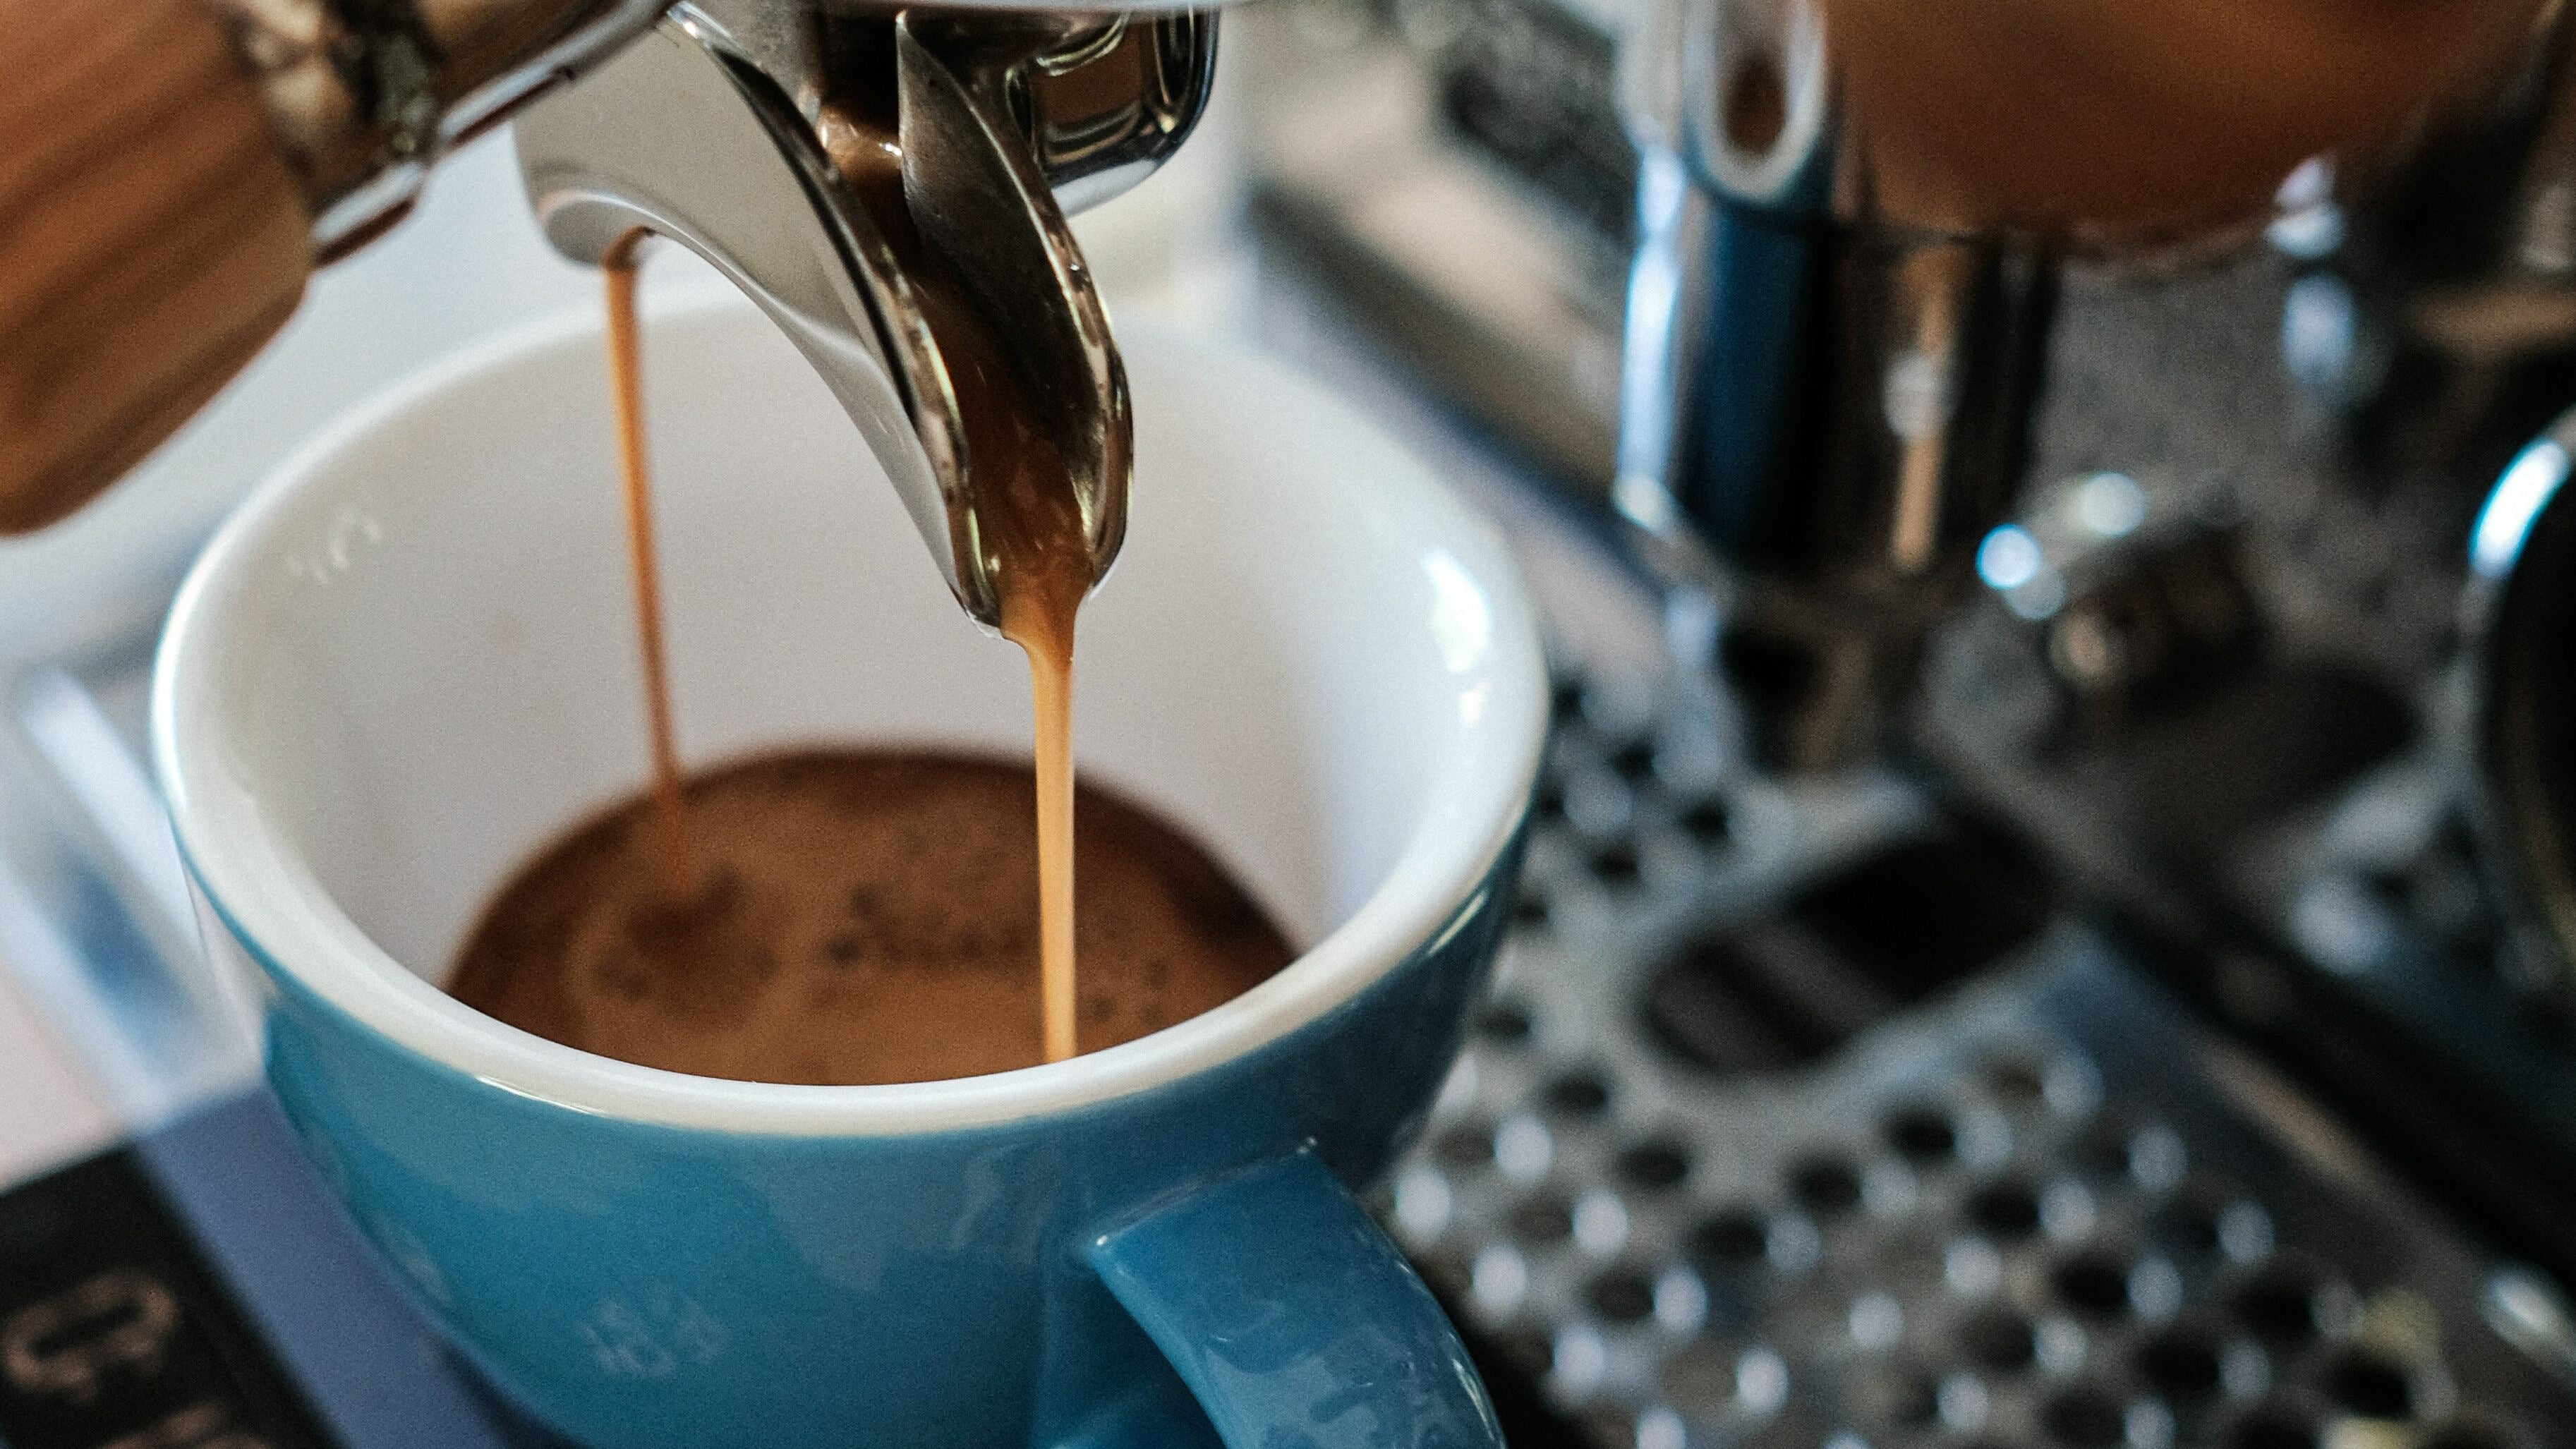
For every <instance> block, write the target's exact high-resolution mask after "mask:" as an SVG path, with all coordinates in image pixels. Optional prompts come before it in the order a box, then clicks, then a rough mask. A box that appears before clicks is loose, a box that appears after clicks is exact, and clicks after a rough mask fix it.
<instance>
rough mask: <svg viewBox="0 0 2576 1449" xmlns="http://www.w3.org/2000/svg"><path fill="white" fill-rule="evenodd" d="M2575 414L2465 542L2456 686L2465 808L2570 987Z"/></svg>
mask: <svg viewBox="0 0 2576 1449" xmlns="http://www.w3.org/2000/svg"><path fill="white" fill-rule="evenodd" d="M2571 450H2576V413H2571V414H2568V415H2566V416H2563V417H2561V418H2560V419H2559V420H2558V422H2557V423H2555V424H2554V425H2552V426H2551V428H2550V429H2549V431H2548V432H2546V433H2544V434H2542V435H2541V436H2540V437H2539V438H2537V439H2535V440H2534V441H2533V442H2532V443H2531V444H2530V445H2529V446H2528V447H2526V448H2524V449H2523V450H2522V452H2521V453H2519V454H2517V455H2515V458H2514V460H2513V462H2512V463H2511V464H2509V465H2508V466H2507V467H2506V468H2505V470H2504V474H2503V476H2502V477H2500V478H2498V479H2497V481H2496V485H2495V488H2494V490H2493V491H2492V492H2490V493H2489V494H2488V495H2487V500H2486V503H2485V505H2484V506H2483V507H2481V508H2480V509H2479V511H2478V519H2477V522H2476V524H2475V525H2474V526H2473V527H2472V528H2471V530H2470V534H2469V575H2470V579H2469V596H2468V606H2467V609H2466V610H2465V613H2466V615H2467V619H2466V623H2467V625H2468V628H2469V631H2470V639H2469V648H2468V653H2467V657H2466V659H2465V660H2464V665H2463V670H2462V676H2463V677H2462V680H2461V683H2462V686H2463V687H2464V688H2465V690H2466V691H2467V693H2468V699H2467V701H2466V704H2467V707H2468V708H2469V709H2470V710H2471V711H2473V714H2472V717H2471V718H2470V719H2469V720H2467V721H2465V723H2466V725H2467V729H2468V732H2469V736H2470V737H2469V739H2468V740H2467V741H2466V742H2465V745H2466V753H2467V754H2468V757H2469V758H2470V759H2471V760H2473V761H2474V762H2475V767H2476V772H2477V788H2476V799H2475V804H2476V807H2477V810H2478V814H2479V819H2480V823H2481V825H2482V826H2483V827H2484V839H2485V844H2486V846H2487V849H2488V852H2489V855H2490V858H2491V859H2493V861H2494V862H2495V866H2496V874H2497V876H2498V878H2499V879H2500V880H2501V881H2502V882H2503V883H2504V885H2505V887H2506V889H2507V891H2508V892H2509V899H2508V905H2509V908H2510V909H2511V912H2512V916H2513V919H2514V920H2515V922H2516V923H2517V925H2518V927H2519V935H2518V937H2517V939H2516V940H2515V941H2514V942H2513V943H2512V946H2513V948H2515V949H2519V950H2521V951H2522V952H2524V953H2525V954H2526V956H2527V957H2528V959H2529V961H2530V963H2531V965H2532V966H2533V967H2534V968H2535V969H2536V970H2538V971H2540V972H2543V973H2546V974H2547V975H2548V976H2549V977H2551V978H2552V979H2554V980H2555V981H2556V982H2558V983H2559V984H2560V986H2561V989H2563V990H2576V490H2570V489H2568V488H2567V487H2566V486H2565V485H2566V482H2567V477H2568V474H2569V472H2570V471H2571V469H2576V451H2571Z"/></svg>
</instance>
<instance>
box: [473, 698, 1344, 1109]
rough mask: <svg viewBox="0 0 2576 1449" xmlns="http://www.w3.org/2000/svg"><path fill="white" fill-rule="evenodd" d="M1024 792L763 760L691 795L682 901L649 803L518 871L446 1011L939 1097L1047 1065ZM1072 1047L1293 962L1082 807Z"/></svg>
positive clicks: (974, 776)
mask: <svg viewBox="0 0 2576 1449" xmlns="http://www.w3.org/2000/svg"><path fill="white" fill-rule="evenodd" d="M1035 797H1036V791H1035V789H1034V787H1033V781H1032V779H1031V774H1030V770H1029V768H1028V767H1027V766H1025V765H1018V764H1006V763H1002V762H998V761H993V760H988V759H982V758H978V757H975V756H970V755H961V754H951V753H943V752H937V751H928V750H865V749H840V750H812V751H802V752H796V753H785V754H776V755H763V756H758V757H755V758H752V759H748V760H744V761H741V762H738V763H735V764H731V765H726V766H721V767H718V768H716V769H713V770H709V771H703V772H699V773H697V774H694V775H692V776H691V777H690V778H689V780H688V781H687V785H686V790H685V799H686V806H687V819H688V827H689V844H690V849H691V854H692V857H693V861H692V863H693V864H694V866H695V867H696V870H697V872H698V875H699V883H698V885H697V888H696V890H695V892H694V893H693V894H692V895H691V896H690V897H689V898H687V899H685V900H682V901H678V902H676V903H675V902H673V901H671V900H670V898H669V896H668V894H667V892H666V890H665V888H664V880H665V876H664V872H663V870H662V868H661V864H660V862H659V860H658V859H657V841H656V838H655V832H654V825H653V813H652V808H651V802H650V797H649V795H638V796H636V797H634V798H631V799H628V800H626V801H623V802H621V803H619V804H617V805H615V806H613V807H611V808H610V809H609V810H607V811H605V812H604V813H602V814H600V815H597V816H595V817H593V818H592V819H590V820H588V821H586V822H584V823H583V824H581V825H579V826H576V827H575V828H574V829H573V830H572V831H571V833H570V834H568V835H566V836H564V837H563V838H562V839H560V840H558V841H557V842H555V843H554V844H553V845H551V846H548V847H547V848H546V849H545V850H544V851H542V852H541V853H539V855H538V856H537V857H536V858H535V859H534V860H533V861H531V862H530V863H529V864H527V865H526V866H524V867H523V868H522V869H520V870H519V871H518V872H517V873H516V874H514V875H513V876H512V877H511V878H510V880H509V882H508V884H506V885H505V886H504V887H503V888H502V889H501V891H500V893H499V894H498V895H497V896H495V897H494V899H493V900H492V902H491V904H490V905H489V906H488V907H486V908H485V911H484V914H483V917H482V919H481V920H480V921H479V922H478V923H477V924H476V925H475V927H474V929H473V931H472V933H471V934H470V935H469V936H468V937H467V939H466V942H465V947H464V949H463V950H462V951H461V952H460V953H459V954H458V957H457V963H456V967H455V970H454V972H453V973H452V974H451V975H450V977H449V981H448V990H449V992H450V993H451V994H453V995H454V996H455V997H456V998H457V999H458V1000H460V1001H463V1002H464V1003H465V1004H467V1005H469V1006H472V1007H474V1008H476V1009H477V1010H480V1011H483V1012H485V1013H486V1014H488V1015H491V1016H493V1017H495V1018H498V1019H499V1020H501V1021H504V1022H507V1023H509V1024H510V1025H512V1026H516V1027H519V1028H521V1029H523V1030H526V1031H531V1032H534V1033H536V1034H537V1035H539V1036H543V1037H547V1038H550V1039H552V1040H554V1041H558V1042H561V1043H563V1044H564V1045H566V1046H571V1047H577V1048H579V1049H581V1050H583V1051H589V1052H595V1053H598V1054H600V1055H602V1056H610V1057H617V1058H620V1059H622V1060H625V1061H630V1062H639V1063H642V1064H643V1065H645V1066H651V1067H662V1068H665V1069H668V1070H671V1071H679V1072H689V1073H693V1074H695V1075H699V1076H711V1077H731V1078H735V1079H738V1080H744V1081H760V1082H810V1083H842V1084H855V1083H867V1082H909V1081H930V1080H936V1079H941V1078H948V1077H964V1076H974V1075H977V1074H980V1073H985V1072H998V1071H1007V1070H1010V1069H1012V1068H1015V1067H1025V1066H1031V1065H1035V1064H1036V1063H1038V1062H1039V1061H1041V1060H1043V1059H1044V1056H1043V1052H1042V1045H1043V1044H1042V1041H1041V1031H1040V1021H1039V1014H1038V1013H1037V1012H1035V1011H1032V1010H1031V1009H1030V1001H1029V995H1030V992H1029V984H1030V981H1031V979H1032V977H1033V976H1034V975H1035V974H1036V973H1035V967H1036V964H1037V959H1038V939H1039V930H1038V889H1037V879H1038V872H1037V830H1036V819H1035ZM1074 819H1075V829H1074V853H1075V855H1076V856H1077V858H1078V861H1079V871H1080V874H1081V877H1082V914H1081V919H1080V922H1079V926H1078V931H1079V942H1078V944H1079V951H1080V955H1081V959H1082V976H1081V985H1080V993H1079V997H1078V1000H1077V1004H1076V1017H1077V1022H1078V1027H1079V1032H1080V1039H1081V1049H1082V1050H1084V1051H1097V1050H1099V1049H1101V1048H1103V1047H1109V1046H1115V1045H1117V1044H1118V1043H1120V1042H1124V1041H1131V1040H1133V1039H1135V1038H1137V1037H1140V1036H1143V1035H1145V1034H1146V1033H1148V1032H1152V1031H1157V1030H1160V1029H1161V1028H1163V1027H1166V1026H1170V1025H1172V1024H1173V1023H1175V1022H1178V1021H1181V1020H1184V1019H1186V1018H1188V1017H1191V1016H1195V1015H1197V1014H1198V1013H1200V1012H1203V1011H1206V1010H1208V1009H1209V1008H1211V1007H1214V1006H1217V1005H1219V1004H1221V1003H1223V1002H1225V1001H1228V1000H1230V999H1232V998H1233V997H1235V996H1237V995H1240V994H1241V993H1242V992H1244V991H1246V990H1248V989H1249V988H1251V987H1252V986H1254V985H1256V984H1258V983H1259V982H1261V981H1263V980H1265V979H1266V978H1268V977H1269V976H1270V975H1271V974H1272V973H1274V972H1276V971H1277V970H1278V969H1279V968H1280V967H1282V966H1284V965H1286V964H1287V963H1288V962H1289V960H1290V959H1291V958H1292V957H1293V956H1294V954H1295V953H1294V952H1293V951H1292V950H1291V949H1290V947H1289V945H1288V941H1287V938H1286V937H1285V936H1284V935H1283V934H1282V933H1281V932H1280V930H1279V928H1278V926H1277V925H1276V924H1274V923H1273V922H1272V921H1271V919H1270V917H1269V916H1268V914H1267V913H1266V912H1265V911H1264V910H1263V909H1262V907H1261V906H1260V904H1259V903H1258V902H1256V901H1255V900H1253V898H1252V897H1251V896H1250V894H1249V893H1247V892H1246V891H1245V890H1244V889H1243V887H1242V886H1240V885H1239V884H1237V883H1236V882H1235V880H1234V879H1233V877H1232V876H1230V875H1229V874H1228V873H1227V872H1226V871H1225V869H1224V868H1223V867H1222V866H1220V865H1218V864H1217V862H1216V861H1215V859H1214V858H1213V857H1211V856H1210V855H1209V854H1208V852H1207V851H1206V850H1205V849H1203V848H1202V847H1200V846H1199V845H1198V844H1197V843H1196V842H1195V841H1193V840H1191V839H1190V838H1189V837H1188V836H1186V835H1184V834H1183V833H1181V832H1180V831H1179V830H1178V829H1176V828H1174V827H1173V826H1172V825H1171V824H1170V823H1168V822H1166V821H1164V820H1163V819H1161V818H1160V817H1159V816H1157V815H1155V814H1153V813H1152V812H1150V811H1147V810H1145V809H1143V808H1141V807H1139V806H1137V805H1135V804H1132V803H1130V802H1128V801H1126V800H1123V799H1121V798H1120V797H1118V796H1116V795H1114V794H1111V793H1109V792H1107V791H1103V790H1100V789H1097V788H1094V787H1092V786H1090V785H1083V786H1082V787H1080V804H1079V808H1078V809H1077V810H1076V811H1075V812H1074Z"/></svg>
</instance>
